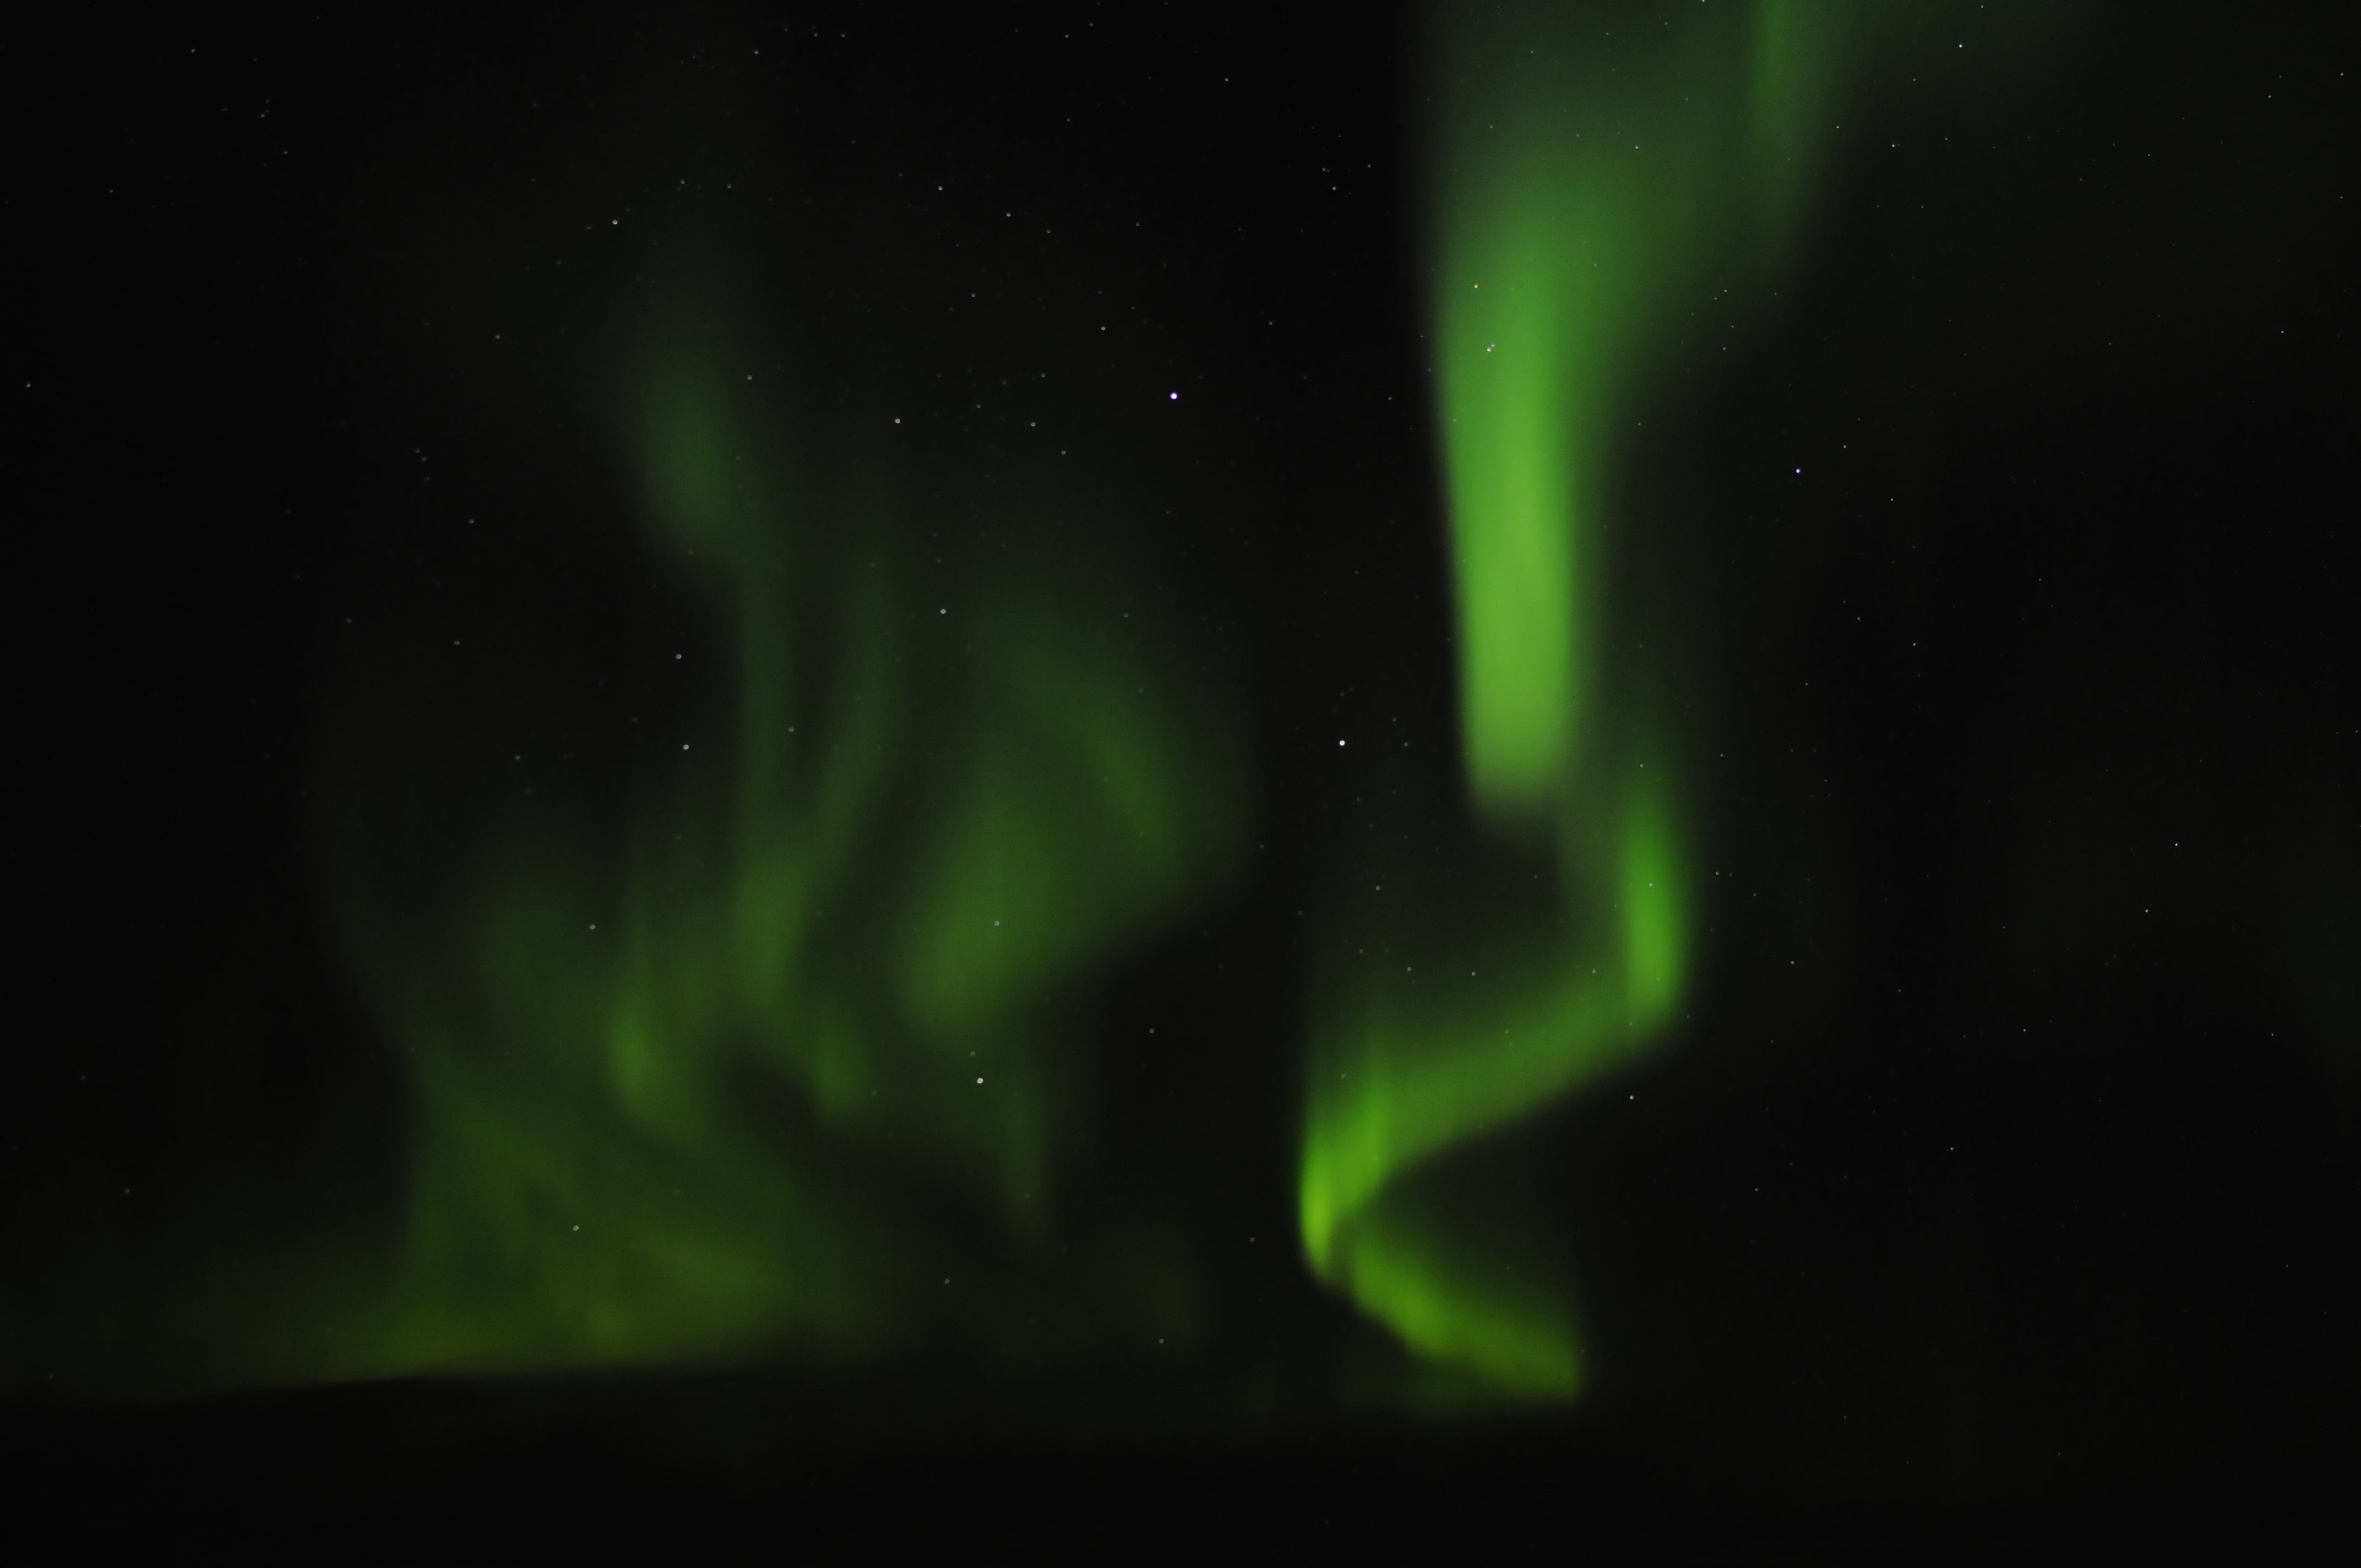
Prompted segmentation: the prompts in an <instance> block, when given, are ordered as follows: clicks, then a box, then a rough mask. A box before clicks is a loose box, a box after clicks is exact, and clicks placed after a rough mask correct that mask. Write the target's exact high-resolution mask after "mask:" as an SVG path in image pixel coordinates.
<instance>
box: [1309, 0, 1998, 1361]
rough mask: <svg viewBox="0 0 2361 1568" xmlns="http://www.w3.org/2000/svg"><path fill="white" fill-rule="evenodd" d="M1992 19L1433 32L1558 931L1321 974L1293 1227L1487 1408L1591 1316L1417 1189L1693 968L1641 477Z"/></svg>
mask: <svg viewBox="0 0 2361 1568" xmlns="http://www.w3.org/2000/svg"><path fill="white" fill-rule="evenodd" d="M2006 9H2009V10H2014V9H2015V7H2013V6H2012V7H2006ZM1897 13H1905V14H1903V15H1897ZM1971 19H1972V24H1973V25H1972V35H1973V37H1974V38H1975V39H1976V41H1977V42H1978V43H1980V44H1981V43H1982V42H1984V41H1987V40H1989V39H1991V38H1993V36H1994V31H1995V28H1994V22H1995V20H1996V18H1994V17H1993V16H1992V15H1990V14H1989V13H1985V12H1984V11H1983V8H1982V7H1975V8H1972V9H1971V8H1970V7H1967V6H1965V5H1956V6H1955V5H1927V6H1913V7H1907V8H1904V7H1894V6H1882V5H1869V4H1863V3H1856V0H1755V3H1753V4H1752V5H1741V4H1734V3H1727V0H1726V3H1723V4H1708V5H1685V6H1682V5H1659V4H1640V3H1631V4H1616V3H1608V4H1596V5H1539V4H1532V3H1519V0H1510V4H1507V5H1484V6H1472V5H1455V6H1449V7H1445V8H1444V9H1442V10H1441V11H1440V12H1438V13H1437V14H1436V15H1435V16H1434V17H1433V48H1432V49H1431V50H1430V51H1429V52H1430V56H1431V58H1432V59H1433V60H1435V61H1437V62H1438V63H1437V65H1436V67H1435V71H1436V79H1435V81H1434V82H1433V97H1432V103H1433V148H1434V150H1433V159H1432V165H1431V171H1430V175H1431V177H1430V199H1429V211H1430V213H1431V217H1432V222H1433V225H1434V229H1435V236H1434V243H1433V253H1432V261H1433V269H1432V289H1433V296H1432V307H1431V310H1432V314H1431V320H1432V328H1433V330H1432V341H1433V353H1434V368H1435V376H1436V389H1437V390H1436V418H1437V421H1438V426H1439V433H1440V436H1441V443H1442V450H1443V455H1444V468H1445V474H1446V485H1447V497H1446V499H1447V506H1448V512H1449V519H1450V524H1449V526H1450V532H1449V546H1450V558H1451V568H1452V573H1453V578H1454V586H1455V593H1456V607H1457V621H1458V632H1459V637H1458V659H1459V694H1460V709H1461V724H1462V732H1463V733H1462V744H1463V751H1464V757H1465V763H1466V780H1467V785H1468V789H1469V793H1470V795H1471V797H1472V799H1473V802H1474V805H1475V806H1476V809H1477V814H1478V816H1479V817H1480V818H1481V819H1482V820H1483V821H1484V822H1485V823H1486V824H1488V826H1489V828H1491V829H1492V830H1493V831H1494V832H1495V834H1496V835H1499V836H1501V837H1504V838H1505V839H1507V840H1508V842H1509V843H1510V845H1512V846H1514V845H1519V844H1521V845H1523V846H1524V849H1523V850H1521V855H1522V857H1523V859H1524V860H1525V861H1527V862H1529V864H1528V866H1527V867H1526V869H1525V872H1524V875H1525V877H1526V878H1527V879H1528V880H1530V879H1531V877H1532V875H1533V874H1535V873H1536V872H1538V873H1539V874H1540V875H1541V876H1542V877H1543V879H1544V881H1545V882H1547V883H1549V884H1550V885H1553V886H1554V888H1555V889H1556V897H1557V907H1556V908H1555V909H1554V910H1550V911H1543V912H1538V913H1536V912H1533V911H1530V910H1519V909H1518V908H1517V907H1516V901H1515V897H1514V895H1513V894H1509V893H1507V891H1506V890H1505V889H1503V890H1499V891H1500V892H1501V893H1502V894H1503V895H1502V896H1499V897H1492V896H1487V895H1485V894H1482V893H1480V892H1479V893H1478V894H1476V895H1475V896H1474V897H1472V898H1471V899H1470V900H1469V901H1468V903H1467V905H1466V907H1464V908H1460V909H1457V910H1455V911H1449V912H1446V911H1445V910H1444V909H1443V908H1441V907H1438V908H1436V909H1434V910H1433V911H1431V912H1430V916H1431V917H1430V919H1429V921H1428V928H1427V929H1425V930H1423V931H1416V932H1404V931H1400V930H1396V931H1393V932H1390V933H1389V936H1390V937H1391V938H1393V939H1392V940H1386V939H1384V938H1379V940H1378V942H1375V943H1372V944H1371V946H1372V948H1380V949H1381V950H1382V951H1384V952H1385V954H1386V955H1387V958H1388V961H1387V962H1385V963H1383V964H1382V965H1374V964H1369V963H1367V962H1361V963H1357V964H1356V965H1355V966H1353V967H1351V968H1349V969H1340V970H1338V971H1337V972H1332V973H1329V974H1327V975H1324V976H1322V977H1321V979H1320V983H1319V990H1318V992H1317V1000H1316V1002H1315V1014H1314V1021H1313V1034H1314V1038H1313V1043H1312V1058H1311V1070H1310V1072H1309V1075H1308V1091H1307V1104H1306V1113H1305V1127H1304V1134H1303V1143H1302V1155H1301V1167H1300V1190H1299V1204H1300V1216H1301V1231H1302V1239H1303V1245H1304V1249H1305V1253H1306V1255H1307V1256H1308V1257H1309V1259H1310V1262H1311V1264H1312V1268H1313V1269H1314V1271H1315V1272H1316V1273H1317V1274H1318V1275H1319V1276H1320V1277H1322V1278H1323V1279H1325V1280H1327V1281H1329V1282H1330V1283H1331V1284H1333V1285H1334V1286H1335V1287H1336V1288H1339V1289H1341V1290H1343V1291H1344V1292H1345V1294H1346V1295H1347V1296H1349V1297H1350V1299H1352V1300H1353V1301H1355V1302H1356V1304H1357V1305H1358V1306H1359V1307H1360V1308H1361V1309H1362V1310H1365V1311H1367V1313H1368V1314H1370V1315H1371V1316H1372V1317H1373V1318H1375V1319H1377V1320H1378V1321H1380V1322H1382V1323H1384V1324H1386V1325H1387V1326H1388V1327H1389V1328H1390V1329H1392V1330H1393V1331H1394V1332H1395V1333H1396V1334H1398V1335H1399V1336H1400V1339H1401V1340H1402V1341H1403V1342H1404V1343H1406V1344H1408V1345H1409V1346H1411V1348H1412V1349H1414V1350H1416V1351H1418V1352H1420V1353H1422V1354H1423V1355H1425V1356H1426V1357H1428V1358H1430V1359H1431V1360H1433V1362H1436V1363H1439V1364H1442V1365H1445V1366H1448V1367H1453V1368H1456V1369H1458V1370H1459V1371H1460V1372H1462V1373H1464V1374H1467V1375H1471V1376H1473V1377H1474V1378H1475V1379H1476V1381H1477V1386H1478V1387H1481V1388H1486V1389H1489V1390H1490V1391H1492V1392H1493V1393H1494V1394H1496V1395H1499V1394H1506V1395H1510V1396H1522V1397H1544V1398H1564V1397H1568V1396H1571V1395H1573V1394H1574V1393H1575V1392H1576V1390H1577V1389H1578V1387H1580V1384H1581V1378H1582V1359H1581V1354H1580V1351H1579V1343H1578V1337H1577V1333H1576V1321H1575V1313H1574V1309H1573V1304H1572V1301H1571V1298H1570V1293H1569V1292H1568V1291H1567V1290H1566V1289H1565V1288H1564V1286H1563V1283H1562V1282H1560V1281H1558V1280H1556V1279H1555V1278H1554V1270H1553V1268H1552V1266H1551V1260H1550V1259H1549V1258H1547V1257H1546V1256H1543V1255H1539V1254H1540V1252H1541V1251H1542V1249H1539V1248H1536V1247H1533V1246H1532V1245H1530V1244H1528V1245H1525V1246H1523V1247H1522V1248H1521V1249H1520V1248H1519V1246H1518V1245H1517V1244H1516V1243H1515V1242H1514V1241H1509V1242H1504V1243H1499V1244H1498V1245H1487V1244H1486V1243H1484V1242H1483V1241H1481V1240H1480V1239H1479V1240H1477V1241H1476V1242H1474V1243H1471V1242H1470V1240H1469V1238H1468V1231H1469V1223H1470V1215H1469V1214H1468V1213H1467V1212H1466V1210H1467V1205H1466V1201H1464V1200H1460V1201H1451V1200H1448V1199H1444V1198H1442V1197H1440V1196H1438V1195H1437V1194H1436V1193H1433V1192H1428V1191H1423V1190H1422V1187H1424V1186H1431V1185H1433V1181H1432V1180H1431V1179H1433V1178H1437V1177H1439V1176H1443V1175H1446V1174H1447V1169H1448V1168H1449V1167H1450V1166H1451V1165H1452V1164H1453V1163H1454V1162H1460V1163H1465V1161H1466V1158H1467V1157H1469V1156H1470V1155H1471V1154H1475V1153H1477V1152H1479V1149H1478V1146H1481V1145H1483V1144H1484V1143H1486V1142H1487V1141H1488V1140H1490V1139H1492V1138H1493V1137H1494V1136H1495V1135H1499V1134H1500V1133H1501V1132H1503V1131H1504V1130H1506V1129H1509V1128H1510V1127H1512V1126H1513V1125H1514V1124H1517V1123H1518V1122H1520V1121H1521V1120H1522V1119H1525V1118H1529V1117H1531V1116H1532V1115H1533V1114H1534V1113H1537V1112H1539V1111H1541V1110H1542V1109H1543V1108H1544V1107H1546V1106H1548V1105H1550V1104H1551V1103H1553V1102H1556V1101H1558V1100H1560V1099H1561V1098H1562V1097H1564V1096H1565V1094H1567V1093H1568V1092H1569V1091H1572V1090H1574V1089H1576V1087H1578V1086H1579V1085H1581V1084H1582V1083H1584V1082H1585V1081H1587V1080H1591V1079H1594V1078H1596V1077H1597V1076H1598V1075H1599V1074H1601V1073H1602V1072H1605V1071H1607V1070H1609V1069H1611V1068H1613V1067H1615V1066H1617V1065H1618V1064H1620V1063H1623V1062H1626V1061H1628V1060H1629V1059H1631V1058H1632V1057H1633V1056H1634V1055H1635V1054H1636V1053H1638V1052H1640V1051H1642V1050H1643V1049H1645V1048H1646V1047H1649V1046H1650V1045H1651V1044H1652V1043H1653V1042H1654V1041H1656V1040H1658V1039H1660V1038H1661V1037H1662V1036H1663V1035H1664V1032H1665V1031H1666V1029H1667V1028H1668V1027H1669V1026H1670V1025H1672V1023H1673V1022H1674V1020H1675V1016H1676V1014H1677V1012H1678V1009H1679V1006H1680V1003H1681V998H1682V995H1683V990H1684V984H1685V980H1686V970H1687V967H1688V959H1689V953H1690V948H1691V936H1690V920H1689V917H1688V914H1687V903H1688V898H1687V894H1686V883H1685V866H1686V861H1687V855H1686V851H1685V834H1684V832H1683V829H1682V827H1681V821H1682V813H1681V797H1680V788H1679V785H1678V784H1677V783H1676V780H1675V773H1676V763H1677V756H1676V753H1675V748H1676V742H1677V736H1676V735H1675V732H1674V729H1673V728H1672V726H1673V709H1674V705H1673V703H1672V702H1671V701H1670V700H1669V696H1668V693H1667V690H1666V688H1667V685H1669V677H1668V676H1667V674H1665V673H1664V672H1663V671H1662V670H1661V669H1659V668H1656V667H1653V666H1651V665H1649V664H1645V663H1641V656H1640V655H1638V654H1637V653H1636V652H1634V649H1635V647H1636V644H1637V641H1638V640H1637V639H1636V638H1635V637H1633V636H1632V635H1631V633H1632V630H1633V629H1634V628H1635V627H1639V626H1643V625H1644V624H1646V620H1647V618H1646V616H1645V614H1644V607H1642V606H1636V605H1633V604H1631V603H1629V602H1628V601H1626V600H1625V599H1623V598H1619V595H1618V593H1617V590H1616V587H1615V586H1614V585H1615V577H1614V570H1615V565H1616V562H1615V550H1614V548H1613V544H1612V540H1613V537H1614V534H1615V532H1616V531H1615V530H1614V528H1613V527H1612V526H1611V525H1612V523H1613V521H1614V520H1615V516H1616V513H1617V510H1618V506H1619V501H1620V497H1619V495H1618V492H1617V489H1616V485H1615V480H1616V466H1617V460H1618V457H1619V455H1620V452H1621V451H1622V450H1623V449H1624V447H1625V444H1626V440H1627V433H1630V432H1631V431H1633V430H1634V429H1635V428H1636V427H1637V426H1638V425H1639V424H1640V423H1641V422H1642V417H1643V416H1644V415H1645V413H1646V412H1647V409H1648V404H1649V400H1651V399H1652V398H1661V397H1663V396H1664V393H1665V383H1666V382H1667V381H1669V380H1670V379H1671V378H1672V377H1671V374H1670V369H1671V367H1673V366H1674V365H1675V362H1676V361H1677V360H1678V358H1679V356H1680V349H1679V339H1680V336H1681V333H1682V329H1683V328H1684V326H1685V325H1686V323H1687V322H1688V321H1689V320H1690V319H1691V317H1692V315H1693V313H1695V311H1697V309H1698V308H1700V307H1702V306H1704V305H1706V304H1707V303H1708V301H1710V302H1711V307H1712V308H1713V309H1714V310H1716V311H1719V312H1736V311H1738V310H1740V309H1741V308H1742V307H1741V304H1739V303H1738V302H1736V296H1737V295H1738V291H1739V290H1740V289H1741V286H1742V287H1743V289H1744V292H1745V294H1746V295H1749V296H1753V295H1760V294H1763V293H1766V292H1768V291H1770V288H1771V286H1772V285H1773V283H1774V282H1775V281H1776V280H1777V279H1778V278H1779V276H1780V275H1781V273H1782V271H1783V270H1784V267H1785V266H1786V264H1787V263H1788V261H1789V260H1790V259H1791V258H1792V257H1793V255H1794V253H1795V249H1796V247H1797V236H1798V234H1799V231H1800V230H1801V227H1802V225H1803V220H1804V217H1805V215H1806V208H1807V206H1808V203H1809V199H1810V195H1811V192H1812V191H1813V189H1814V186H1815V182H1816V176H1817V171H1818V170H1819V168H1820V166H1821V164H1822V162H1823V161H1824V159H1825V156H1826V149H1827V148H1828V145H1829V143H1830V142H1831V141H1832V139H1833V138H1834V133H1835V131H1836V129H1837V128H1838V126H1839V122H1840V120H1841V117H1842V115H1843V112H1844V110H1843V100H1844V98H1845V97H1846V95H1847V94H1848V93H1850V92H1851V91H1852V90H1853V89H1854V87H1855V86H1856V85H1858V84H1861V83H1862V82H1864V80H1865V79H1867V78H1869V77H1871V76H1872V75H1873V74H1874V73H1875V71H1876V70H1877V69H1878V68H1886V69H1891V68H1894V67H1898V66H1901V65H1905V64H1906V63H1908V62H1909V61H1910V60H1913V59H1916V58H1920V57H1922V56H1923V55H1924V53H1925V52H1926V51H1927V50H1929V49H1936V48H1945V47H1949V48H1955V49H1964V48H1965V38H1966V36H1967V35H1966V34H1965V33H1964V32H1962V31H1960V29H1963V28H1967V27H1969V26H1970V24H1971ZM1946 40H1949V42H1947V41H1946ZM1627 521H1642V520H1627ZM1624 532H1625V534H1626V536H1627V537H1628V536H1629V533H1630V531H1629V529H1628V527H1627V528H1626V529H1625V530H1624ZM1511 852H1512V853H1517V852H1519V851H1516V850H1511ZM1446 928H1447V934H1446ZM1407 955H1415V958H1416V961H1415V962H1411V963H1403V962H1400V959H1403V958H1404V957H1405V956H1407ZM1397 970H1399V971H1400V972H1396V971H1397ZM1463 972H1464V973H1465V974H1466V984H1465V985H1464V986H1460V985H1459V982H1458V981H1457V980H1456V979H1454V980H1453V981H1450V982H1448V983H1447V984H1446V983H1445V982H1442V981H1436V980H1434V979H1433V978H1432V977H1434V976H1437V975H1449V976H1453V977H1456V976H1458V975H1460V974H1461V973H1463ZM1453 987H1456V988H1457V989H1455V990H1453V989H1452V988H1453Z"/></svg>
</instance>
